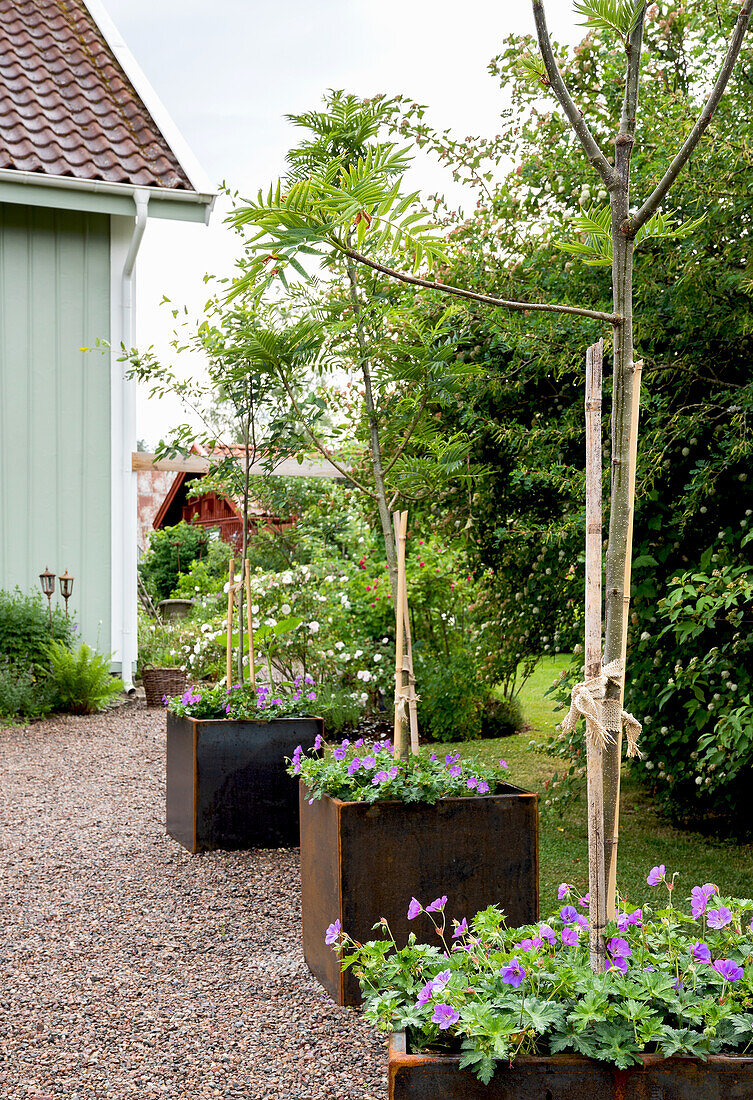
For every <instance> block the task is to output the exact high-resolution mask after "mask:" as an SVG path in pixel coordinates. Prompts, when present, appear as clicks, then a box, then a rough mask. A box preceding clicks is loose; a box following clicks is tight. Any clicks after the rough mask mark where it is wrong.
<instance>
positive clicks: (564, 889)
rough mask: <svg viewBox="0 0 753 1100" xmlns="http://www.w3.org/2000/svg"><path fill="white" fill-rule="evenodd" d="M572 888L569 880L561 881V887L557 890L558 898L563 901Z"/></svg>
mask: <svg viewBox="0 0 753 1100" xmlns="http://www.w3.org/2000/svg"><path fill="white" fill-rule="evenodd" d="M571 890H572V886H571V885H570V883H569V882H561V883H560V885H559V889H558V890H557V900H558V901H562V899H563V898H566V897H567V895H568V894H569V893H570V891H571Z"/></svg>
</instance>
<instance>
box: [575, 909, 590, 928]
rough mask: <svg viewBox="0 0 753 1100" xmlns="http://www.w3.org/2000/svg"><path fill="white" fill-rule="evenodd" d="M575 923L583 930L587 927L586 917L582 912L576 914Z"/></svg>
mask: <svg viewBox="0 0 753 1100" xmlns="http://www.w3.org/2000/svg"><path fill="white" fill-rule="evenodd" d="M575 923H576V924H577V925H578V927H579V928H582V929H583V931H584V932H585V931H586V929H587V928H588V919H587V918H586V916H585V914H583V913H578V916H577V917H576V918H575Z"/></svg>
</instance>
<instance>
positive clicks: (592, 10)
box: [573, 0, 646, 39]
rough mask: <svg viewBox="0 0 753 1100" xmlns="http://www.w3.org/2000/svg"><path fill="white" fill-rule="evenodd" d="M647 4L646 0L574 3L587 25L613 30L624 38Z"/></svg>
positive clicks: (588, 0) (581, 0)
mask: <svg viewBox="0 0 753 1100" xmlns="http://www.w3.org/2000/svg"><path fill="white" fill-rule="evenodd" d="M645 6H646V5H645V0H575V3H574V4H573V7H574V9H575V13H576V15H580V16H582V17H583V23H584V25H585V26H587V27H594V28H598V29H599V30H604V31H612V32H613V33H614V34H616V35H619V37H620V38H623V39H627V38H629V37H630V35H631V33H632V31H633V29H634V27H635V25H636V23H637V22H638V20H639V18H641V16H642V13H643V9H644V7H645Z"/></svg>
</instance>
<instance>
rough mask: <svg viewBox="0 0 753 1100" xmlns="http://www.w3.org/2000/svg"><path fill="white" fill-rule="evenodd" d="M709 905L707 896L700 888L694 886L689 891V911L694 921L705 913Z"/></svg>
mask: <svg viewBox="0 0 753 1100" xmlns="http://www.w3.org/2000/svg"><path fill="white" fill-rule="evenodd" d="M708 903H709V899H708V895H707V894H705V893H704V892H703V887H702V886H694V887H693V889H692V890H691V891H690V910H691V912H692V914H693V918H694V920H698V918H699V917H701V916H703V914H704V913H705V912H706V906H707V905H708Z"/></svg>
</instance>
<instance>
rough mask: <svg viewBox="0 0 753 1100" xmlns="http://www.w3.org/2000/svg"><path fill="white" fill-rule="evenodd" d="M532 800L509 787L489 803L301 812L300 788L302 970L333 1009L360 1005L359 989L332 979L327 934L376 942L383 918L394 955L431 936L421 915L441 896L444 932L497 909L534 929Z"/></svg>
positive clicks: (348, 975)
mask: <svg viewBox="0 0 753 1100" xmlns="http://www.w3.org/2000/svg"><path fill="white" fill-rule="evenodd" d="M538 890H539V868H538V795H536V794H530V793H528V792H527V791H521V790H519V789H518V788H517V787H512V786H508V787H505V789H504V791H503V792H501V793H498V794H494V795H483V796H480V797H476V798H442V799H440V800H439V802H437V803H436V805H434V806H429V805H427V804H426V803H410V804H406V803H404V802H378V803H375V804H374V805H372V806H369V805H368V804H367V803H364V802H341V801H340V800H339V799H337V798H328V797H327V796H326V795H325V796H324V797H323V798H321V799H320V800H317V801H315V802H313V803H312V804H311V805H309V803H308V797H307V794H306V790H305V788H304V786H303V784H301V905H302V916H303V953H304V955H305V958H306V962H307V964H308V967H309V969H310V970H311V972H312V973H313V974H314V976H315V977H316V978H318V979H319V981H320V982H321V983H322V985H323V986H324V988H325V989H326V990H327V992H328V993H329V995H330V996H331V997H332V998H333V999H334V1000H335V1001H336V1002H337V1003H338V1004H341V1005H343V1004H344V1005H357V1004H360V1003H361V991H360V988H359V985H358V980H357V978H356V977H355V975H354V974H353V972H352V969H351V970H347V971H346V972H345V973H344V974H343V973H342V972H341V970H340V964H339V962H338V959H337V956H336V955H335V953H334V952H333V951H332V950H331V949H330V948H329V947H327V946H326V945H325V943H324V936H325V933H326V930H327V926H328V925H329V924H331V923H332V922H333V921H335V920H340V922H341V924H342V927H343V930H344V931H345V932H347V933H348V934H349V935H350V936H352V937H353V938H354V939H356V940H358V941H360V942H361V943H363V942H364V941H366V940H372V939H375V938H379V935H378V932H374V931H372V928H373V925H374V924H375V923H376V922H377V921H378V920H379V919H380V917H386V918H387V920H388V921H389V925H390V928H391V929H392V932H393V934H394V936H395V939H396V940H397V942H398V944H399V945H400V946H403V945H404V944H405V943H406V942H407V938H408V933H409V932H411V931H414V932H418V933H420V935H421V936H422V937H424V938H426V939H430V938H431V937H433V936H434V933H433V932H432V930H431V927H430V926H429V924H428V919H427V918H426V917H419V918H418V919H417V920H416V921H413V922H409V921H408V918H407V912H408V905H409V903H410V899H411V897H412V896H415V897H417V898H418V899H419V901H420V902H421V903H422V904H423V905H428V904H429V902H431V901H433V900H434V899H435V898H436V897H440V896H441V895H443V894H446V895H447V898H448V902H447V910H446V912H447V926H448V928H449V929H450V930H452V920H453V918H456V919H457V920H462V918H463V917H469V918H470V917H471V916H473V914H474V913H476V912H478V911H479V910H480V909H485V908H486V907H487V906H488V905H492V904H498V905H500V906H501V907H502V908H503V909H504V911H505V913H506V914H507V919H508V923H509V924H511V925H520V924H530V923H531V922H533V921H535V920H537V919H538Z"/></svg>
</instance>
